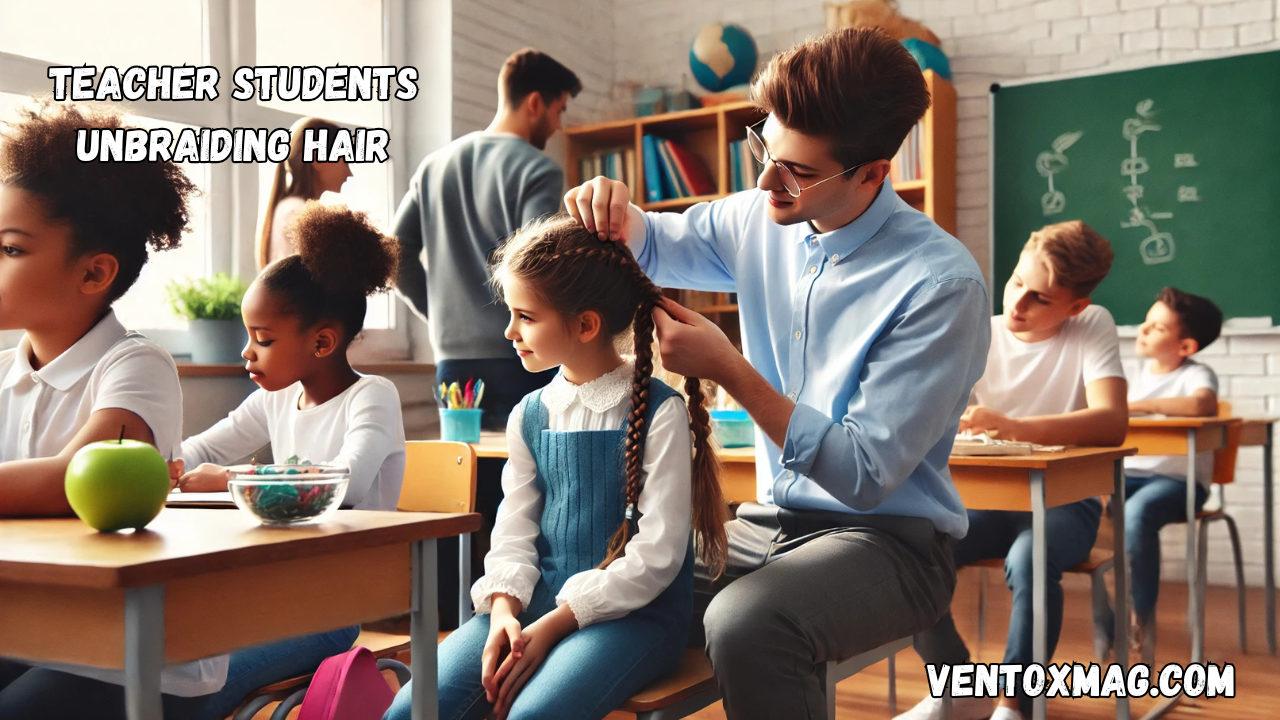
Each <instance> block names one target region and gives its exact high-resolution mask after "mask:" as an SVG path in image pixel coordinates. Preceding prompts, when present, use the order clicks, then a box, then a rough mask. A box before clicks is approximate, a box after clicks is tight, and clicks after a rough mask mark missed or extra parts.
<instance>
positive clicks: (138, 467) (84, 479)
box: [66, 440, 169, 532]
mask: <svg viewBox="0 0 1280 720" xmlns="http://www.w3.org/2000/svg"><path fill="white" fill-rule="evenodd" d="M66 490H67V501H68V502H69V503H71V509H72V510H74V511H75V513H76V515H79V516H80V519H81V520H83V521H84V522H85V524H86V525H88V526H89V527H91V528H93V529H95V530H100V531H102V532H113V531H116V530H123V529H125V528H136V529H139V530H141V529H142V528H144V527H146V525H147V523H149V522H151V521H152V520H154V519H155V517H156V515H159V514H160V510H161V509H162V508H163V507H164V502H165V498H167V497H168V495H169V466H168V465H167V464H166V463H165V461H164V457H162V456H161V455H160V452H159V451H158V450H156V449H155V447H153V446H152V445H150V444H148V443H144V442H138V441H137V440H105V441H103V442H95V443H89V444H88V445H85V446H84V447H82V448H80V449H79V450H77V451H76V454H75V455H74V456H72V458H71V464H70V465H67V478H66Z"/></svg>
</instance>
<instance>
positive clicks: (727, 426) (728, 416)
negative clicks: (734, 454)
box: [711, 410, 756, 448]
mask: <svg viewBox="0 0 1280 720" xmlns="http://www.w3.org/2000/svg"><path fill="white" fill-rule="evenodd" d="M711 432H712V433H713V434H714V435H715V437H716V440H719V441H720V447H726V448H739V447H755V444H756V424H755V423H754V422H752V420H751V416H750V415H748V414H747V411H746V410H712V411H711Z"/></svg>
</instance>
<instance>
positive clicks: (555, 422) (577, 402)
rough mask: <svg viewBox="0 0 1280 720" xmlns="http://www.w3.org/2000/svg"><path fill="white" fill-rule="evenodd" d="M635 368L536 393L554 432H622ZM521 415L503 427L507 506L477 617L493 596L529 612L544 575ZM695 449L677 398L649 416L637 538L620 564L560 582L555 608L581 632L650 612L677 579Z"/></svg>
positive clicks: (538, 496)
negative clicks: (567, 613)
mask: <svg viewBox="0 0 1280 720" xmlns="http://www.w3.org/2000/svg"><path fill="white" fill-rule="evenodd" d="M634 372H635V368H634V366H633V365H632V364H631V363H629V362H628V363H624V364H623V365H622V366H620V367H619V368H618V369H616V370H614V371H612V372H610V373H607V374H605V375H602V376H601V377H599V378H597V379H595V380H592V381H591V382H589V383H586V384H583V385H574V384H573V383H571V382H569V381H568V380H566V379H565V377H564V374H563V373H561V374H559V375H556V377H555V379H554V380H552V381H551V383H550V384H549V385H547V387H546V389H545V390H543V392H542V404H543V405H544V406H545V407H546V409H547V418H548V421H549V424H550V429H551V430H554V431H557V432H572V431H580V430H612V429H616V428H619V427H621V426H622V422H623V420H624V419H625V418H626V416H627V411H628V409H629V408H630V400H631V377H632V374H633V373H634ZM521 420H522V416H521V412H520V407H518V406H517V407H516V409H515V410H514V411H513V412H512V413H511V418H510V419H509V420H508V421H507V446H508V448H509V452H510V456H509V458H508V460H507V465H506V467H505V468H504V469H503V472H502V491H503V493H504V498H503V500H502V504H501V505H499V506H498V516H497V519H496V520H495V522H494V528H493V542H492V549H490V551H489V554H488V555H486V556H485V559H484V569H485V575H484V577H482V578H480V580H479V581H477V582H476V584H475V585H474V586H472V588H471V600H472V602H473V603H474V604H475V606H476V612H477V613H487V612H490V611H491V609H492V597H493V594H494V593H496V592H501V593H506V594H508V595H511V596H512V597H515V598H517V599H519V600H520V603H521V605H522V606H528V604H529V601H530V600H531V599H532V597H533V589H534V586H535V585H536V584H537V582H538V578H539V576H540V574H541V571H540V570H539V569H538V551H537V549H536V548H535V547H534V541H535V540H537V538H538V534H539V530H538V523H539V520H540V519H541V517H542V493H541V492H540V491H539V490H538V486H537V482H536V480H535V478H536V476H537V464H536V462H535V461H534V458H533V455H532V453H531V452H530V450H529V448H528V446H526V445H525V443H524V438H523V436H522V433H521V430H520V425H521ZM692 456H693V440H692V438H691V436H690V433H689V413H688V411H687V410H686V409H685V406H684V400H683V398H682V397H680V396H676V397H673V398H671V399H669V400H667V401H666V402H664V403H663V404H662V405H661V406H660V407H659V408H658V409H657V410H656V411H654V415H653V425H652V426H651V427H650V428H649V434H648V436H647V438H646V439H645V450H644V462H643V468H644V473H645V479H644V487H643V489H642V490H641V492H640V501H639V503H638V509H639V510H640V513H641V517H640V521H639V523H638V532H637V533H636V534H635V535H633V536H632V537H631V540H630V541H629V542H628V543H627V552H626V555H624V556H623V557H621V558H619V559H617V560H615V561H614V562H612V563H610V564H609V567H607V568H605V569H603V570H599V569H592V570H586V571H584V572H580V573H578V574H577V575H574V576H572V577H570V578H569V579H568V581H566V582H565V584H564V587H563V588H561V590H560V593H559V594H558V595H556V604H557V605H565V604H568V605H569V608H570V609H571V610H573V614H574V617H576V618H577V620H578V627H579V628H584V627H586V626H588V625H591V624H592V623H598V622H604V621H606V620H615V619H617V618H620V617H623V616H625V615H626V614H627V613H629V612H631V611H632V610H638V609H639V608H642V607H644V606H646V605H648V604H649V603H651V602H653V600H654V599H655V598H657V597H658V595H659V594H661V592H662V591H663V590H665V589H666V588H667V586H668V585H670V584H671V582H672V581H673V580H675V578H676V575H678V574H679V572H680V568H681V566H682V565H683V564H684V559H685V553H686V552H687V551H688V549H689V533H690V528H691V515H692V508H691V503H692V494H691V486H690V482H691V478H690V476H691V473H692V463H691V461H690V459H691V458H692Z"/></svg>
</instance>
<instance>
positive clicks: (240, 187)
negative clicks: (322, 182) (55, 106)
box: [0, 0, 412, 362]
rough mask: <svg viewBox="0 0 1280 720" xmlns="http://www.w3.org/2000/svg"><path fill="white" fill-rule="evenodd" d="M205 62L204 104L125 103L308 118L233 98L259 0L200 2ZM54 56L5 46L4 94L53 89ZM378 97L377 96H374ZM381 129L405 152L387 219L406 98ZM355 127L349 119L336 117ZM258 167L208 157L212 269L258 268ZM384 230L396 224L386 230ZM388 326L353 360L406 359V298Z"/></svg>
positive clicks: (187, 114) (394, 31) (388, 39)
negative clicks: (212, 91)
mask: <svg viewBox="0 0 1280 720" xmlns="http://www.w3.org/2000/svg"><path fill="white" fill-rule="evenodd" d="M404 1H405V0H382V3H381V5H382V18H381V20H382V22H381V28H382V61H383V63H384V64H386V65H395V66H401V65H405V64H406V63H405V56H406V45H405V36H404V23H403V19H404V17H405V7H404ZM200 5H201V21H202V22H201V24H202V28H201V35H202V37H203V45H204V47H203V49H202V53H201V64H203V65H213V66H216V67H217V68H218V69H219V72H220V80H219V82H218V91H219V93H218V98H217V99H215V100H210V101H201V102H164V101H155V102H148V101H145V100H142V101H138V102H127V101H126V102H123V103H121V104H120V105H121V106H122V107H123V108H125V110H126V111H127V112H129V113H132V114H135V115H140V116H144V117H149V118H156V119H158V120H166V121H170V122H178V123H184V124H187V125H195V126H197V127H225V128H235V127H266V128H279V127H283V128H287V127H290V126H291V125H292V124H293V123H294V121H296V120H297V119H298V118H300V117H303V116H302V115H300V114H297V113H291V112H285V111H281V110H277V109H274V108H268V107H263V106H261V105H259V104H258V103H257V101H256V100H252V99H251V100H246V101H239V100H233V99H232V98H231V74H232V72H233V71H234V69H235V68H237V67H242V66H253V65H255V59H256V55H257V50H256V43H257V27H256V2H255V0H235V1H234V2H225V1H223V0H201V3H200ZM50 65H51V63H50V62H48V61H45V60H39V59H35V58H28V57H25V56H22V55H15V54H12V53H6V52H3V51H0V92H7V93H14V94H19V95H27V96H31V95H45V94H49V93H50V92H51V90H52V87H53V84H52V83H53V81H52V80H50V79H49V77H48V67H49V66H50ZM375 102H376V101H375ZM380 105H381V106H382V127H384V128H386V129H387V131H388V133H389V135H390V144H389V148H388V149H389V152H390V155H391V157H392V158H401V160H400V161H399V162H395V163H394V164H393V166H392V168H391V169H390V171H389V174H390V177H391V180H390V196H389V197H388V198H387V203H388V207H387V217H388V219H389V222H390V221H391V220H392V219H394V217H395V209H396V206H397V205H398V203H399V199H400V198H401V197H402V196H403V195H404V193H405V191H406V190H407V189H408V172H407V168H406V164H407V160H405V159H404V158H405V155H404V150H405V144H406V143H405V138H404V136H403V132H404V131H403V130H402V129H403V128H405V127H406V125H405V123H404V118H405V109H404V103H399V102H395V101H392V100H388V101H384V102H381V103H380ZM338 124H339V125H342V126H346V127H350V124H349V123H338ZM258 192H259V187H258V165H257V164H254V163H231V162H222V163H210V164H209V188H208V195H207V196H206V200H207V202H208V208H207V213H206V223H207V227H206V228H205V231H206V238H208V243H207V248H206V253H205V262H206V272H207V274H209V275H212V274H214V273H218V272H225V273H229V274H231V275H235V276H238V277H240V278H245V279H251V278H253V277H256V276H257V274H258V268H257V262H256V259H255V242H256V236H257V230H258V202H259V200H258ZM385 230H386V231H387V232H390V231H391V228H390V227H388V228H385ZM388 302H390V303H391V306H392V312H391V313H390V314H389V319H390V324H391V327H390V328H388V329H378V328H375V329H367V330H365V331H364V333H363V335H362V337H361V340H360V341H359V342H357V343H355V344H354V345H352V347H351V358H352V360H353V361H356V362H371V361H392V360H408V359H410V358H411V355H412V353H411V350H412V347H411V341H410V322H411V320H410V318H409V315H408V309H407V308H406V307H405V304H404V303H403V302H400V301H398V300H397V299H395V298H394V296H393V297H392V299H391V300H389V301H388ZM137 329H138V330H140V331H142V332H144V333H146V334H148V335H150V336H152V337H153V338H154V339H156V340H157V341H158V342H160V343H161V344H163V345H165V346H166V347H167V348H168V349H169V350H170V352H174V353H175V354H179V353H182V352H185V351H186V350H187V342H188V341H187V338H186V333H184V332H181V331H174V330H169V331H165V330H154V329H148V328H145V327H140V328H137Z"/></svg>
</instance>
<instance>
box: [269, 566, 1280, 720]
mask: <svg viewBox="0 0 1280 720" xmlns="http://www.w3.org/2000/svg"><path fill="white" fill-rule="evenodd" d="M978 577H979V575H978V572H977V571H976V570H972V569H970V570H964V571H961V573H960V580H959V583H958V585H957V587H956V594H955V599H954V600H953V605H952V607H953V608H954V610H955V613H954V614H955V619H956V625H957V626H958V627H959V629H960V632H961V634H962V635H964V637H965V640H966V641H967V642H968V643H969V649H970V652H971V653H973V655H974V662H999V661H1000V660H1001V657H1002V656H1003V654H1004V640H1005V634H1006V632H1007V630H1008V618H1009V600H1010V596H1009V591H1008V590H1007V589H1006V588H1005V586H1004V576H1003V574H1002V573H999V572H994V571H988V572H987V583H988V585H987V588H988V590H987V602H988V609H987V637H986V641H985V642H984V643H983V644H981V645H978V644H977V635H978V631H977V626H978V622H977V618H978ZM1063 585H1064V590H1065V594H1066V611H1065V615H1066V617H1065V621H1064V623H1063V632H1062V640H1061V642H1060V643H1059V646H1058V651H1057V653H1056V654H1055V656H1054V661H1055V662H1080V663H1084V664H1088V663H1091V662H1095V659H1094V657H1093V639H1092V633H1093V626H1092V620H1091V619H1090V617H1091V616H1090V606H1089V580H1088V578H1087V577H1084V576H1076V575H1069V576H1067V578H1066V579H1065V580H1064V581H1063ZM1160 593H1161V595H1160V610H1159V612H1158V614H1157V615H1158V618H1159V640H1160V641H1159V643H1158V645H1157V648H1156V664H1157V666H1163V665H1164V664H1165V663H1171V662H1182V663H1185V662H1186V660H1185V658H1186V657H1187V656H1188V655H1189V653H1190V645H1191V643H1190V638H1189V634H1188V632H1187V628H1186V610H1187V591H1186V586H1185V585H1184V584H1181V583H1172V582H1171V583H1165V584H1164V585H1163V586H1162V587H1161V589H1160ZM1248 598H1249V604H1248V630H1249V636H1248V641H1249V654H1248V655H1244V654H1242V653H1241V652H1240V646H1239V644H1238V640H1237V637H1236V636H1237V632H1236V610H1235V609H1236V598H1235V590H1234V589H1232V588H1221V587H1211V588H1209V597H1208V601H1207V602H1208V612H1207V613H1206V624H1207V634H1206V641H1205V648H1206V650H1205V652H1206V657H1207V660H1208V662H1213V663H1232V664H1234V665H1235V672H1236V697H1235V698H1214V699H1201V700H1197V701H1195V702H1196V704H1195V705H1182V706H1180V707H1178V708H1177V709H1175V710H1174V711H1173V712H1172V713H1170V714H1169V715H1166V717H1168V718H1171V719H1172V720H1191V719H1193V718H1195V719H1200V718H1222V719H1223V720H1228V719H1229V720H1274V719H1275V718H1280V658H1277V657H1272V656H1270V655H1267V654H1266V650H1267V648H1266V635H1265V632H1264V627H1265V620H1264V617H1265V616H1264V615H1263V601H1262V590H1261V588H1253V589H1251V590H1250V591H1249V596H1248ZM404 659H405V660H406V661H407V660H408V658H407V657H406V658H404ZM897 666H898V669H897V675H898V712H904V711H906V710H907V709H908V708H910V707H911V706H912V705H914V704H915V703H916V702H917V701H919V700H920V698H922V697H924V695H925V693H926V691H927V690H928V684H927V682H926V680H925V673H924V668H923V666H922V665H921V662H920V658H919V657H918V656H917V655H916V654H915V651H914V650H904V651H903V652H901V653H899V654H898V657H897ZM887 668H888V664H887V663H880V664H878V665H874V666H872V667H870V668H867V669H866V670H863V671H862V672H861V673H859V674H857V675H855V676H853V677H851V678H849V679H848V680H845V681H844V682H842V683H840V685H839V686H838V688H837V694H836V715H837V717H839V718H841V719H842V720H844V719H852V718H858V719H859V720H862V719H863V718H872V719H876V720H881V719H883V720H888V718H889V717H890V714H889V701H888V696H889V682H888V670H887ZM1154 704H1155V701H1154V700H1151V699H1150V698H1140V699H1136V700H1134V701H1133V703H1132V705H1131V708H1132V710H1131V713H1132V717H1134V718H1140V717H1141V716H1142V715H1143V714H1144V713H1146V712H1147V711H1148V710H1149V709H1150V708H1151V707H1152V706H1153V705H1154ZM271 709H272V708H267V709H265V710H263V711H262V712H261V713H259V715H258V716H256V717H255V718H254V720H267V718H268V716H269V715H270V711H271ZM1048 716H1049V718H1051V719H1052V720H1059V719H1061V720H1107V719H1108V718H1114V717H1115V702H1114V701H1112V700H1093V699H1090V698H1080V699H1056V698H1055V699H1050V700H1049V711H1048ZM296 717H297V710H295V711H294V712H293V713H291V714H290V718H296ZM633 717H634V716H633V715H631V714H629V713H622V712H616V713H613V714H611V715H610V716H609V718H608V720H625V719H627V718H633ZM690 717H691V718H696V719H697V720H723V718H724V717H725V714H724V710H723V709H722V708H721V707H720V705H719V703H717V704H716V705H713V706H711V707H709V708H707V709H705V710H703V711H702V712H699V713H697V714H695V715H692V716H690Z"/></svg>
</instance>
